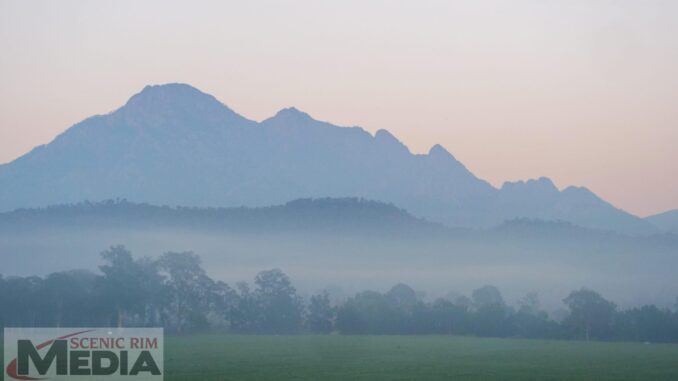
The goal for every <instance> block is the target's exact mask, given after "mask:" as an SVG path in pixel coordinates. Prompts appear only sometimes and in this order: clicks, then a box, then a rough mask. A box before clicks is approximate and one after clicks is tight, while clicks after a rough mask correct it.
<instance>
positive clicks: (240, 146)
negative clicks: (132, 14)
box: [0, 84, 656, 234]
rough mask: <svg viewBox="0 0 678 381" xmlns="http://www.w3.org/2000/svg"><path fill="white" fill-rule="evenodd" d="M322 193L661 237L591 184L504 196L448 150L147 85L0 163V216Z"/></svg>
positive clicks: (433, 213)
mask: <svg viewBox="0 0 678 381" xmlns="http://www.w3.org/2000/svg"><path fill="white" fill-rule="evenodd" d="M322 197H335V198H336V197H359V198H366V199H373V200H380V201H383V202H387V203H393V204H395V205H397V206H399V207H402V208H405V209H406V210H408V211H409V212H410V213H412V214H413V215H414V216H417V217H423V218H426V219H428V220H430V221H434V222H440V223H444V224H446V225H448V226H461V227H488V226H494V225H498V224H500V223H502V222H503V221H504V220H507V219H512V218H516V217H526V218H539V219H548V220H566V221H569V222H572V223H574V224H577V225H580V226H584V227H589V228H597V229H606V230H616V231H619V232H624V233H633V234H648V233H653V232H655V231H656V228H655V227H654V226H653V225H652V224H650V223H649V222H647V221H644V220H642V219H640V218H637V217H635V216H632V215H630V214H628V213H626V212H624V211H622V210H620V209H617V208H615V207H614V206H612V205H610V204H608V203H606V202H605V201H603V200H601V199H600V198H598V197H597V196H596V195H595V194H593V193H592V192H590V191H589V190H587V189H585V188H574V187H570V188H566V189H564V190H562V191H560V190H558V189H557V188H556V187H555V186H554V185H553V184H552V183H551V182H550V181H549V180H548V179H544V178H542V179H539V180H531V181H527V182H518V183H507V184H505V185H504V186H503V187H502V188H501V189H496V188H494V187H493V186H491V185H490V184H489V183H488V182H486V181H484V180H482V179H479V178H478V177H476V176H475V175H474V174H473V173H471V172H470V171H469V170H468V169H467V168H466V167H465V166H464V165H463V164H462V163H461V162H459V161H458V160H457V159H456V158H455V157H454V156H453V155H452V154H450V153H449V152H448V151H447V150H446V149H445V148H443V147H442V146H440V145H435V146H433V147H432V148H431V150H430V151H429V152H428V153H427V154H423V155H421V154H413V153H411V152H410V151H409V149H408V148H407V147H406V146H405V145H404V144H402V143H401V142H400V141H399V140H398V139H397V138H396V137H394V136H393V135H392V134H391V133H389V132H388V131H386V130H379V131H377V133H376V134H375V135H371V134H370V133H368V132H367V131H365V130H363V129H362V128H359V127H338V126H334V125H332V124H330V123H326V122H321V121H317V120H315V119H313V118H312V117H311V116H309V115H308V114H306V113H304V112H301V111H299V110H297V109H295V108H287V109H284V110H281V111H280V112H278V113H277V114H276V115H275V116H273V117H271V118H269V119H266V120H264V121H263V122H255V121H252V120H249V119H247V118H244V117H243V116H241V115H239V114H237V113H236V112H234V111H233V110H231V109H229V108H228V107H227V106H225V105H223V104H222V103H220V102H219V101H218V100H216V99H215V98H214V97H213V96H211V95H208V94H205V93H203V92H201V91H199V90H197V89H195V88H193V87H191V86H189V85H185V84H168V85H160V86H147V87H146V88H144V89H143V91H141V92H140V93H139V94H136V95H134V96H133V97H132V98H130V100H129V101H128V102H127V103H126V104H125V105H124V106H123V107H121V108H119V109H118V110H116V111H114V112H112V113H109V114H107V115H99V116H94V117H91V118H88V119H86V120H84V121H82V122H80V123H78V124H76V125H74V126H73V127H71V128H69V129H68V130H66V131H65V132H64V133H62V134H60V135H59V136H57V137H56V138H55V139H54V140H53V141H52V142H51V143H49V144H47V145H44V146H39V147H36V148H35V149H33V150H32V151H31V152H29V153H27V154H26V155H23V156H21V157H20V158H18V159H16V160H14V161H13V162H10V163H7V164H4V165H1V166H0V211H8V210H12V209H16V208H20V207H40V206H46V205H51V204H60V203H77V202H80V201H83V200H90V201H100V200H106V199H116V198H124V199H128V200H131V201H135V202H148V203H152V204H167V205H186V206H196V207H233V206H243V205H244V206H250V207H257V206H268V205H277V204H283V203H285V202H287V201H289V200H294V199H298V198H322Z"/></svg>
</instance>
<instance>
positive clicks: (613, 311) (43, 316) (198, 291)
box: [0, 246, 678, 342]
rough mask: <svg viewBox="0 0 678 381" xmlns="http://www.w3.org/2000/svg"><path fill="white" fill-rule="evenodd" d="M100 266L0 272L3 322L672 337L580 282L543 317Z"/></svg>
mask: <svg viewBox="0 0 678 381" xmlns="http://www.w3.org/2000/svg"><path fill="white" fill-rule="evenodd" d="M101 257H102V259H103V261H104V264H103V265H101V266H100V270H101V274H95V273H93V272H90V271H85V270H74V271H66V272H57V273H52V274H49V275H47V276H45V277H38V276H28V277H3V276H2V275H0V324H1V325H2V326H6V327H11V326H35V327H49V326H63V327H67V326H83V327H87V326H162V327H164V328H165V329H166V330H167V331H168V332H173V333H177V334H183V333H193V332H205V331H215V330H219V331H227V332H233V333H248V334H299V333H316V334H329V333H334V332H336V333H340V334H449V335H475V336H487V337H525V338H554V339H586V340H590V339H595V340H630V341H643V342H645V341H647V342H678V305H677V306H676V310H673V311H672V310H669V309H660V308H658V307H656V306H653V305H646V306H642V307H638V308H632V309H627V310H620V309H618V308H617V306H616V305H615V304H614V303H613V302H611V301H608V300H606V299H605V298H604V297H602V296H601V295H600V294H598V293H597V292H595V291H593V290H589V289H580V290H575V291H572V292H571V293H570V294H569V296H568V297H567V298H565V299H564V300H563V302H564V304H565V306H566V307H567V308H568V310H569V312H568V315H567V316H566V317H565V318H564V319H562V320H561V321H556V320H554V319H551V318H550V317H549V315H548V314H547V313H546V312H545V311H543V310H542V309H541V307H540V305H539V299H538V297H537V295H536V294H534V293H530V294H528V295H526V296H525V297H524V298H523V299H521V300H520V301H519V302H518V303H517V305H516V306H509V305H508V304H507V303H506V302H505V301H504V299H503V297H502V295H501V292H500V291H499V290H498V289H497V288H496V287H494V286H484V287H481V288H478V289H476V290H474V291H473V293H472V294H471V295H470V297H466V296H460V297H457V298H455V299H454V300H448V299H444V298H440V299H437V300H435V301H432V302H426V301H423V300H421V299H420V298H418V297H417V295H416V293H415V291H414V290H413V289H412V288H411V287H409V286H407V285H405V284H398V285H395V286H394V287H392V288H391V289H390V290H389V291H387V292H386V293H380V292H376V291H363V292H359V293H357V294H355V295H354V296H352V297H349V298H348V299H346V300H343V301H341V302H340V303H331V301H330V295H329V294H328V293H327V292H322V293H320V294H317V295H312V296H311V297H310V298H308V300H304V299H303V298H302V297H301V296H299V294H298V293H297V290H296V289H295V288H294V286H293V285H292V282H291V280H290V278H289V277H288V276H287V275H286V274H285V273H284V272H282V271H281V270H279V269H273V270H267V271H262V272H260V273H258V274H257V275H256V277H255V278H254V282H253V284H251V285H250V284H248V283H246V282H240V283H237V284H236V285H235V286H234V287H231V286H229V285H228V284H226V283H224V282H221V281H215V280H213V279H212V278H210V277H209V276H208V275H207V274H206V272H205V270H204V269H203V267H202V265H201V262H200V258H199V257H198V256H197V255H195V254H193V253H191V252H180V253H178V252H168V253H165V254H163V255H162V256H160V257H159V258H146V257H144V258H134V257H133V256H132V254H131V253H130V251H129V250H127V249H126V248H125V247H123V246H114V247H111V248H110V249H108V250H106V251H104V252H103V253H101Z"/></svg>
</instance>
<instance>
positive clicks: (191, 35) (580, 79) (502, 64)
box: [0, 0, 678, 216]
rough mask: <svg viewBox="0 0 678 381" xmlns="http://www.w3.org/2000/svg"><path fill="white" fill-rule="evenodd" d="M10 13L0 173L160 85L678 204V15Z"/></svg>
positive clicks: (53, 9) (610, 5)
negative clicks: (178, 85)
mask: <svg viewBox="0 0 678 381" xmlns="http://www.w3.org/2000/svg"><path fill="white" fill-rule="evenodd" d="M226 3H227V2H216V1H215V2H205V1H191V2H171V1H170V2H168V1H144V2H138V1H107V2H106V1H104V2H96V3H95V2H87V1H59V2H54V1H36V2H33V1H31V2H28V1H22V0H18V1H7V0H0V52H2V54H0V81H1V83H2V85H1V86H0V163H4V162H9V161H11V160H13V159H15V158H16V157H18V156H19V155H22V154H24V153H26V152H27V151H29V150H30V149H31V148H32V147H34V146H35V145H38V144H44V143H47V142H49V141H50V140H51V139H52V138H53V137H54V136H55V135H56V134H58V133H60V132H61V131H63V130H65V129H66V128H68V127H69V126H71V125H72V124H74V123H77V122H78V121H80V120H82V119H84V118H86V117H88V116H91V115H93V114H102V113H106V112H109V111H111V110H113V109H115V108H117V107H119V106H121V105H122V104H123V103H124V102H125V101H126V100H127V98H128V97H130V96H131V95H132V94H134V93H136V92H138V91H140V90H141V89H142V88H143V87H144V86H145V85H146V84H158V83H167V82H186V83H190V84H192V85H194V86H196V87H198V88H199V89H201V90H203V91H205V92H208V93H211V94H213V95H215V96H216V97H217V98H218V99H220V100H221V101H223V102H224V103H226V104H227V105H228V106H230V107H231V108H233V109H234V110H236V111H238V112H240V113H241V114H243V115H244V116H246V117H249V118H252V119H255V120H261V119H264V118H266V117H268V116H271V115H273V114H274V113H275V112H276V111H277V110H279V109H281V108H283V107H287V106H296V107H297V108H299V109H301V110H304V111H306V112H308V113H309V114H311V115H312V116H314V117H315V118H316V119H320V120H327V121H330V122H333V123H335V124H340V125H359V126H361V127H363V128H365V129H366V130H368V131H371V132H375V131H376V130H378V129H381V128H384V129H388V130H389V131H391V132H392V133H393V134H394V135H396V136H397V137H398V138H399V139H400V140H402V141H403V142H404V143H405V144H406V145H407V146H409V147H410V149H411V150H412V151H414V152H426V151H427V150H428V149H429V148H430V147H431V146H432V145H434V144H436V143H440V144H442V145H443V146H445V147H446V148H447V149H448V150H449V151H450V152H452V153H453V154H454V155H455V156H456V157H457V158H458V159H459V160H461V161H462V162H463V163H464V164H465V165H466V166H467V167H468V168H469V169H470V170H472V171H473V172H474V173H475V174H476V175H477V176H479V177H481V178H484V179H487V180H488V181H490V182H491V183H492V184H494V185H496V186H500V185H501V184H502V183H503V182H504V181H507V180H518V179H527V178H534V177H539V176H548V177H550V178H552V179H553V180H554V182H555V183H556V184H557V185H558V186H559V187H561V188H562V187H565V186H568V185H583V186H587V187H588V188H590V189H591V190H593V191H594V192H596V193H597V194H599V195H600V196H601V197H603V198H605V199H606V200H608V201H610V202H612V203H613V204H614V205H616V206H618V207H620V208H622V209H625V210H627V211H629V212H632V213H635V214H638V215H641V216H645V215H648V214H652V213H657V212H661V211H665V210H668V209H672V208H678V153H677V152H678V149H676V145H677V143H678V69H677V68H678V23H677V22H676V20H678V2H675V1H588V0H587V1H574V0H563V1H549V2H546V1H539V0H534V1H511V2H507V1H477V0H473V1H470V0H469V1H414V0H413V1H364V0H361V1H341V2H330V1H318V0H313V1H294V2H292V1H290V2H282V1H266V2H258V1H247V2H240V4H235V3H229V4H226Z"/></svg>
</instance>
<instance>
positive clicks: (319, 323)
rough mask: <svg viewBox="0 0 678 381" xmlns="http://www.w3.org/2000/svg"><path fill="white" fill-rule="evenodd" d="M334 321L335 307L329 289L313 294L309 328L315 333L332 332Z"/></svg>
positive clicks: (310, 305) (310, 304)
mask: <svg viewBox="0 0 678 381" xmlns="http://www.w3.org/2000/svg"><path fill="white" fill-rule="evenodd" d="M333 322H334V308H332V306H331V305H330V295H329V294H328V293H327V291H323V293H321V294H319V295H313V296H311V302H310V303H309V305H308V328H309V330H310V331H311V332H313V333H330V332H332V325H333Z"/></svg>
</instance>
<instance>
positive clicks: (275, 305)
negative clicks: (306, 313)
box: [254, 269, 303, 333]
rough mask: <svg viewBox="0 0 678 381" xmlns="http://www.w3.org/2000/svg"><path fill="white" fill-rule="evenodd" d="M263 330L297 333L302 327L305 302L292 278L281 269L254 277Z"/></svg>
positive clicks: (261, 328)
mask: <svg viewBox="0 0 678 381" xmlns="http://www.w3.org/2000/svg"><path fill="white" fill-rule="evenodd" d="M254 283H255V284H256V286H257V289H256V290H255V299H256V301H257V306H258V308H259V311H260V315H259V317H260V319H261V320H260V325H259V328H260V330H261V332H264V333H295V332H298V331H299V330H300V329H301V324H302V313H303V304H302V301H301V298H300V297H299V296H298V295H297V291H296V289H295V288H294V287H293V286H292V282H290V278H289V277H288V276H287V275H286V274H285V273H283V272H282V271H281V270H280V269H273V270H268V271H262V272H260V273H259V274H257V276H256V277H255V279H254Z"/></svg>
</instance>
